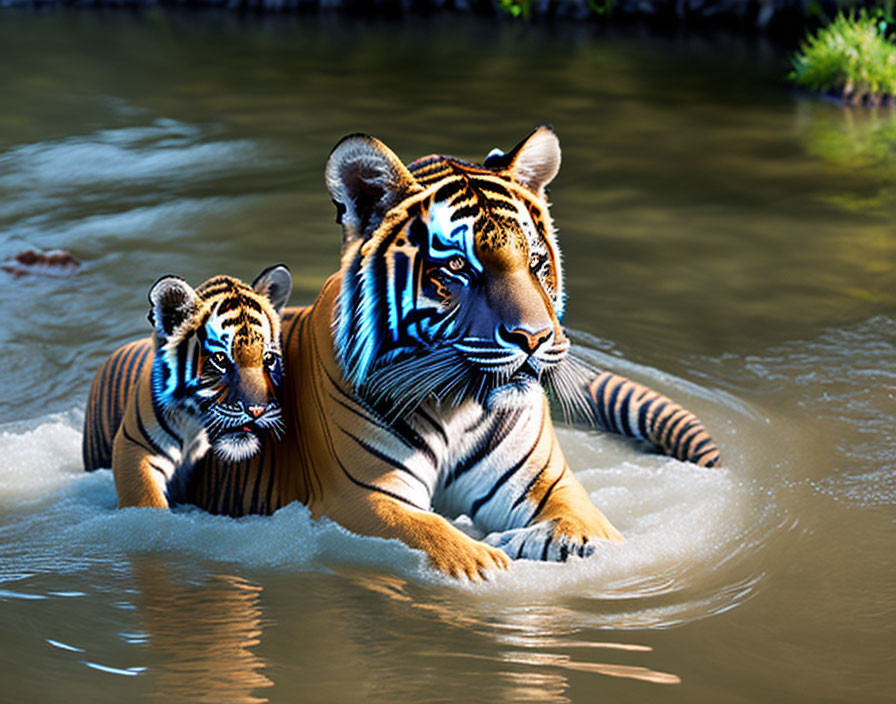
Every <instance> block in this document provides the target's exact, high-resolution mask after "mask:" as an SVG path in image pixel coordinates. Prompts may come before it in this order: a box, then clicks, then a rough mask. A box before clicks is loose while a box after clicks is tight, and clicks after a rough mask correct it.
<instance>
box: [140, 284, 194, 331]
mask: <svg viewBox="0 0 896 704" xmlns="http://www.w3.org/2000/svg"><path fill="white" fill-rule="evenodd" d="M198 301H199V298H198V296H197V295H196V291H194V290H193V288H192V287H191V286H190V284H188V283H187V282H186V281H184V280H183V279H182V278H180V277H179V276H163V277H162V278H161V279H159V280H158V281H156V282H155V283H154V284H153V285H152V288H151V289H149V304H150V309H149V315H148V316H147V318H149V322H150V323H151V324H152V326H153V327H154V328H155V330H156V334H157V335H158V336H159V338H160V339H162V340H165V339H167V338H168V336H169V335H171V333H172V332H174V330H175V329H176V328H177V327H178V326H179V325H180V324H181V323H183V322H184V321H185V320H187V319H188V318H190V317H191V316H192V315H193V314H194V313H195V312H196V308H197V307H198Z"/></svg>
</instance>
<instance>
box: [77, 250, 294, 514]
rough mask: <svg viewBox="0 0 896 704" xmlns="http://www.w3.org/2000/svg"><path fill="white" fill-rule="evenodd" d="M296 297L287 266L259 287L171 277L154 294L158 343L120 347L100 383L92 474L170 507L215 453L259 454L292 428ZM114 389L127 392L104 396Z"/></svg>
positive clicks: (121, 494)
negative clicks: (283, 319)
mask: <svg viewBox="0 0 896 704" xmlns="http://www.w3.org/2000/svg"><path fill="white" fill-rule="evenodd" d="M291 291H292V276H291V275H290V273H289V270H288V269H287V268H286V267H285V266H282V265H278V266H273V267H270V268H268V269H265V270H264V271H263V272H262V273H261V274H260V275H259V276H258V278H257V279H256V280H255V281H254V282H253V284H252V286H251V287H249V286H247V285H246V284H244V283H243V282H241V281H239V280H237V279H234V278H231V277H229V276H215V277H213V278H211V279H209V280H208V281H206V282H205V283H203V284H202V285H200V286H199V287H197V288H195V289H194V288H192V287H191V286H190V285H189V284H188V283H187V282H186V281H184V280H183V279H181V278H179V277H177V276H164V277H162V278H161V279H159V280H158V281H156V283H155V284H153V286H152V288H151V289H150V291H149V302H150V311H149V316H148V317H149V321H150V323H151V324H152V326H153V334H152V337H151V338H147V339H143V340H138V341H136V342H132V343H130V344H128V345H125V346H124V347H122V348H120V349H119V350H118V351H116V352H115V353H114V354H113V355H112V357H110V358H109V359H108V360H107V361H106V362H105V363H104V364H103V366H102V367H100V369H99V371H98V372H97V374H96V377H95V378H94V382H93V386H92V388H91V392H90V398H89V400H88V403H87V411H86V415H85V422H84V426H85V427H84V463H85V468H86V469H87V470H93V469H96V468H97V467H101V466H106V467H107V466H109V459H110V458H109V457H108V449H107V448H108V447H109V442H108V439H109V438H110V437H112V436H113V434H114V440H113V442H112V444H111V447H112V456H111V464H112V472H113V475H114V478H115V488H116V491H117V492H118V505H119V507H121V508H124V507H127V506H141V507H153V508H167V507H168V506H170V505H172V504H176V503H178V502H181V501H183V500H184V499H185V497H186V495H187V486H188V482H189V479H190V474H191V471H192V469H193V467H194V466H195V464H196V462H198V461H199V460H200V459H202V458H203V457H204V456H205V455H206V454H207V453H208V451H209V450H211V451H212V452H213V453H214V454H215V455H216V456H217V457H218V458H220V459H221V460H224V461H227V462H240V461H242V460H245V459H248V458H249V457H252V456H253V455H255V454H256V453H257V452H258V450H259V449H260V447H261V435H262V433H263V432H270V433H272V434H273V435H274V436H275V437H279V436H280V435H281V433H282V431H283V420H282V416H281V406H280V386H281V383H282V380H283V369H282V364H281V353H280V311H281V310H282V308H283V306H284V305H285V304H286V301H287V299H288V298H289V294H290V293H291ZM110 386H111V388H112V389H113V390H115V389H122V391H121V392H119V393H113V394H111V398H110V397H109V394H107V393H105V392H104V391H103V390H104V389H106V390H108V388H109V387H110Z"/></svg>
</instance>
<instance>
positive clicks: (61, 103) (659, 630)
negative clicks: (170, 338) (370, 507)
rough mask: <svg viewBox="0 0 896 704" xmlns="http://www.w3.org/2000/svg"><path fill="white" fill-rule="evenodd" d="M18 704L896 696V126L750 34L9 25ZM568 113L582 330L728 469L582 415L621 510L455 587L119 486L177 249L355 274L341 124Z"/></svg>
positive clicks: (19, 21)
mask: <svg viewBox="0 0 896 704" xmlns="http://www.w3.org/2000/svg"><path fill="white" fill-rule="evenodd" d="M0 52H2V56H3V61H2V62H0V85H2V86H3V99H2V100H3V103H2V105H3V108H2V110H0V259H7V258H8V257H11V256H13V255H14V254H15V253H17V252H19V251H21V250H22V249H25V248H28V247H38V248H41V249H45V250H49V249H53V248H65V249H67V250H70V251H71V252H72V253H74V255H75V256H76V257H77V258H78V259H80V260H81V262H82V266H81V268H80V270H79V271H78V273H77V274H76V275H74V276H69V277H64V278H56V277H51V276H46V275H29V276H23V277H21V278H14V277H12V276H8V275H5V274H3V275H0V321H2V325H0V344H2V349H3V350H4V359H5V360H6V368H5V369H6V373H5V374H4V375H2V377H0V398H2V399H3V402H2V404H0V423H2V424H3V425H0V452H2V456H3V458H4V461H3V462H2V463H0V665H2V673H3V687H2V688H0V700H2V701H10V702H20V701H37V700H40V701H48V702H49V701H97V702H101V701H110V702H118V701H122V700H124V699H127V700H132V699H134V700H144V699H145V700H150V699H155V698H158V699H162V698H164V699H166V700H168V701H215V702H219V701H220V702H253V701H272V702H292V701H307V702H331V701H376V702H418V701H444V702H454V701H464V702H467V701H473V702H478V701H488V702H494V701H538V702H566V701H574V702H587V701H596V700H597V699H598V698H601V699H607V700H608V701H638V702H641V701H676V702H678V701H680V702H754V701H780V702H794V701H806V702H810V701H812V702H814V701H844V702H876V701H881V702H882V701H889V700H890V698H891V697H892V692H893V690H894V686H896V678H894V671H896V668H894V665H896V663H894V655H893V654H894V646H896V568H894V563H893V558H892V555H893V548H894V546H896V526H894V519H896V511H894V504H896V449H894V448H896V444H894V432H893V425H894V420H896V403H894V395H896V355H894V351H896V350H894V348H896V286H894V283H896V282H894V274H893V265H894V263H896V237H894V235H893V228H892V220H893V214H894V212H896V210H894V208H896V190H894V187H893V183H894V182H896V181H894V176H896V157H894V156H893V154H894V148H893V147H894V145H896V126H894V123H893V121H892V118H891V116H889V115H887V114H882V113H881V114H873V115H866V114H858V113H844V112H843V111H841V110H839V109H838V108H836V107H835V106H832V105H828V104H823V103H816V102H813V101H810V100H806V99H804V98H801V97H799V96H795V95H793V94H791V93H790V92H789V90H788V89H787V88H786V87H784V86H782V84H781V83H780V81H779V76H780V75H782V74H783V73H784V71H785V70H786V61H785V57H784V56H783V55H781V54H778V53H775V52H774V51H771V50H768V49H767V48H764V47H761V46H758V47H757V46H750V45H747V44H745V43H742V42H739V41H735V40H731V39H729V38H721V39H718V40H716V41H709V40H699V39H690V40H661V39H650V38H646V37H643V36H603V35H597V34H593V33H589V32H584V31H577V30H575V29H574V28H569V27H566V28H562V27H561V28H555V29H553V30H545V31H538V32H536V31H530V30H528V29H526V28H525V27H504V28H500V27H495V26H493V25H490V24H476V23H470V22H469V21H467V18H465V20H464V21H463V22H454V21H452V20H450V19H446V18H439V17H435V18H431V19H429V20H421V21H418V22H414V23H408V24H400V25H399V24H381V25H362V24H360V23H357V22H339V21H334V20H332V19H328V18H323V19H309V18H305V19H301V20H285V19H282V18H281V19H277V20H273V21H270V22H268V23H259V22H255V21H249V22H243V23H240V22H236V21H233V20H232V19H231V18H227V17H216V16H213V15H198V16H196V15H184V16H176V15H175V16H172V15H165V14H160V13H147V14H144V15H140V16H133V15H126V14H108V13H100V14H94V13H86V12H84V13H50V14H42V15H30V14H5V15H3V16H2V17H0ZM542 122H552V123H553V124H554V126H555V128H556V129H557V132H558V133H559V135H560V138H561V143H562V145H563V149H564V165H563V168H562V171H561V174H560V176H559V177H558V179H557V180H556V182H555V184H554V186H553V188H552V191H551V199H552V201H553V203H554V214H555V218H556V221H557V225H558V227H559V231H560V237H561V244H562V246H563V249H564V253H565V255H566V256H565V259H566V272H567V285H568V292H569V305H568V314H567V318H566V323H567V324H568V325H569V327H570V328H571V330H572V332H573V336H574V338H575V340H576V343H577V345H578V348H579V351H580V353H581V354H583V355H585V356H588V357H590V358H591V359H592V360H593V361H594V362H595V363H596V364H598V365H602V366H604V367H607V368H610V369H613V370H615V371H618V372H620V373H623V374H626V375H628V376H630V377H633V378H636V379H638V380H639V381H642V382H644V383H647V384H649V385H651V386H653V387H655V388H658V389H660V390H662V391H664V392H665V393H667V394H669V395H671V396H673V397H675V398H676V399H677V400H679V401H680V402H682V403H683V404H684V405H685V406H687V407H689V408H691V409H692V410H694V411H696V412H697V413H698V415H700V416H701V418H702V419H703V420H704V421H705V423H706V424H707V426H708V427H709V428H710V429H711V431H712V432H713V434H714V435H715V436H716V438H717V440H718V441H719V443H720V445H721V447H722V450H723V453H724V459H725V466H724V467H723V468H722V469H718V470H712V471H705V470H700V469H697V468H695V467H693V466H689V465H686V464H682V463H679V462H676V461H674V460H671V459H666V458H662V457H658V456H656V455H648V454H643V453H642V452H641V451H640V450H639V449H638V448H635V447H632V446H630V445H628V444H626V443H623V442H620V441H618V440H616V439H613V438H610V437H607V436H606V435H603V434H599V433H592V432H587V431H584V430H579V429H573V428H562V429H561V430H560V434H561V441H562V443H563V445H564V448H565V450H566V453H567V456H568V458H569V460H570V462H571V464H572V465H573V466H574V468H575V469H576V472H577V474H578V476H579V477H580V479H581V480H582V482H583V484H584V485H585V486H586V488H587V489H588V491H589V492H590V494H591V497H592V499H593V500H594V501H595V503H597V504H598V505H599V506H600V507H601V508H602V509H603V510H604V511H605V512H606V513H607V515H608V516H609V517H610V518H611V520H612V521H613V522H614V523H615V524H616V525H617V527H619V528H620V529H621V530H622V531H623V533H624V534H625V535H626V537H627V539H628V541H627V542H626V543H625V544H624V545H612V546H605V547H604V548H602V549H601V550H600V551H599V553H598V554H597V555H596V556H595V557H594V558H593V559H590V560H586V561H578V562H574V563H570V564H567V565H544V564H536V563H530V562H519V563H516V564H515V565H514V566H513V568H512V569H511V570H510V572H509V573H508V574H507V575H504V576H502V577H500V578H499V579H496V580H495V581H494V582H492V583H490V584H487V585H485V586H482V587H476V588H472V587H465V586H458V585H456V584H451V583H448V582H446V581H444V580H442V579H440V578H439V577H438V576H437V575H435V574H433V573H432V572H431V571H430V570H429V569H428V568H427V567H426V566H425V564H424V562H423V560H422V559H421V557H420V555H419V554H417V553H414V552H412V551H410V550H408V549H406V548H404V547H403V546H401V545H399V544H396V543H390V542H385V541H379V540H374V539H367V538H359V537H356V536H353V535H350V534H348V533H346V532H344V531H343V530H341V529H340V528H339V527H338V526H336V525H334V524H332V523H328V522H326V521H323V522H320V523H316V522H313V521H311V520H310V519H309V517H308V514H307V512H306V511H305V510H304V508H302V507H301V506H290V507H288V508H286V509H284V510H282V511H280V512H278V513H277V514H276V515H274V516H273V517H270V518H257V517H253V518H247V519H243V520H238V521H235V520H230V519H226V518H218V517H211V516H208V515H205V514H203V513H201V512H198V511H180V512H176V513H162V512H148V511H137V510H129V511H122V512H118V511H115V510H114V506H115V494H114V488H113V486H112V480H111V476H110V473H109V472H105V471H102V472H98V473H95V474H92V475H87V474H84V473H83V472H82V471H81V465H80V422H81V418H82V413H83V406H84V400H85V397H86V393H87V388H88V384H89V381H90V379H91V376H92V374H93V371H94V369H95V368H96V366H97V365H98V364H99V362H100V360H101V359H102V358H103V357H104V356H105V355H106V354H108V352H109V351H110V350H111V349H113V348H114V347H115V346H116V345H117V344H119V343H121V342H123V341H126V340H128V339H131V338H133V337H135V336H138V335H142V334H144V333H145V332H146V330H147V329H148V328H147V324H146V321H145V313H146V291H147V290H148V288H149V286H150V284H151V283H152V282H153V281H154V280H155V279H156V278H157V277H158V276H159V275H161V274H164V273H169V272H171V273H177V274H180V275H181V276H184V277H185V278H187V279H188V280H190V281H192V282H195V283H198V282H200V281H202V280H204V279H205V278H207V277H208V276H209V275H211V274H213V273H218V272H228V273H232V274H235V275H238V276H241V277H243V278H251V277H252V276H254V275H255V274H256V273H257V272H258V271H260V270H261V269H262V268H263V267H265V266H267V265H268V264H271V263H274V262H280V261H282V262H285V263H287V264H289V265H290V267H291V268H292V271H293V274H294V276H295V279H296V290H295V293H294V295H293V299H292V300H293V302H294V303H296V304H299V303H307V302H310V301H311V300H312V298H313V296H314V294H315V293H316V291H317V290H318V289H319V287H320V285H321V283H322V282H323V280H324V278H325V276H326V275H327V274H328V273H330V272H331V271H333V270H334V269H335V267H336V266H337V260H338V247H339V244H338V241H339V235H338V231H337V228H336V226H335V225H334V224H333V212H332V206H331V204H330V203H329V200H328V197H327V195H326V193H325V190H324V187H323V179H322V170H323V164H324V162H325V159H326V156H327V154H328V152H329V149H330V148H331V147H332V145H333V144H334V143H335V142H336V141H337V140H338V139H339V138H340V137H341V136H342V135H343V134H346V133H349V132H356V131H366V132H369V133H373V134H376V135H377V136H379V137H380V138H382V139H383V140H384V141H386V142H387V143H388V144H389V145H390V146H391V147H393V148H394V149H395V150H396V151H397V152H398V154H399V155H401V156H402V157H403V158H405V159H408V160H409V159H412V158H415V157H417V156H421V155H423V154H425V153H429V152H432V151H440V152H447V153H453V154H456V155H458V156H463V157H467V158H479V157H481V156H482V155H484V154H485V153H486V152H487V151H488V150H489V149H491V148H492V147H493V146H502V147H505V148H507V147H509V146H512V145H513V143H515V142H516V141H517V140H518V139H520V138H521V137H523V136H524V135H525V134H526V133H528V131H529V130H531V129H532V128H533V127H534V126H535V125H537V124H540V123H542Z"/></svg>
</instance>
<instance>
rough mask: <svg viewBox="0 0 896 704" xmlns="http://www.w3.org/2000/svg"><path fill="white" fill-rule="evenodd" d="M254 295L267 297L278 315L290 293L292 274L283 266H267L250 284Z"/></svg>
mask: <svg viewBox="0 0 896 704" xmlns="http://www.w3.org/2000/svg"><path fill="white" fill-rule="evenodd" d="M252 288H254V289H255V292H256V293H260V294H261V295H262V296H267V297H268V300H269V301H270V302H271V305H272V306H274V310H275V311H277V313H279V312H280V311H281V310H283V306H285V305H286V301H288V300H289V294H291V293H292V274H290V273H289V268H288V267H287V266H286V265H285V264H276V265H274V266H269V267H268V268H267V269H265V270H264V271H263V272H261V273H260V274H259V275H258V276H257V277H256V278H255V281H253V282H252Z"/></svg>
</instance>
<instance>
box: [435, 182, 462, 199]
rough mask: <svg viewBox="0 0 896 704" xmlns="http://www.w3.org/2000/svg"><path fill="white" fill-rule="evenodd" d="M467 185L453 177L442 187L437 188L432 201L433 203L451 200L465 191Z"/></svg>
mask: <svg viewBox="0 0 896 704" xmlns="http://www.w3.org/2000/svg"><path fill="white" fill-rule="evenodd" d="M466 188H467V184H466V183H465V181H464V180H463V179H461V178H459V177H454V178H452V179H451V180H450V181H448V182H447V183H445V184H444V185H442V186H439V188H438V190H436V192H435V195H433V197H432V199H433V201H434V202H437V203H438V202H442V201H447V200H451V198H452V197H453V196H455V195H457V194H458V193H460V192H461V191H463V190H466Z"/></svg>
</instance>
